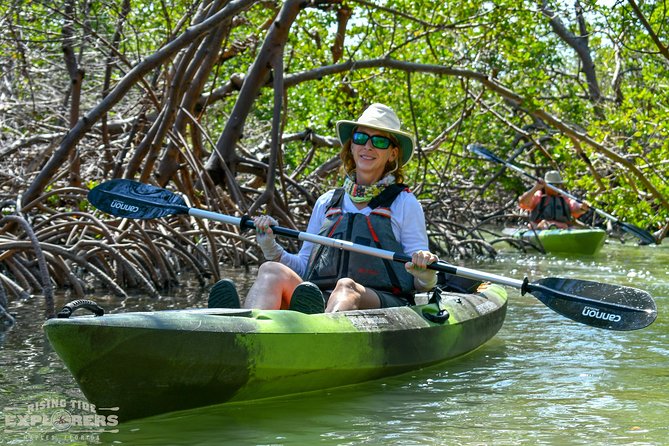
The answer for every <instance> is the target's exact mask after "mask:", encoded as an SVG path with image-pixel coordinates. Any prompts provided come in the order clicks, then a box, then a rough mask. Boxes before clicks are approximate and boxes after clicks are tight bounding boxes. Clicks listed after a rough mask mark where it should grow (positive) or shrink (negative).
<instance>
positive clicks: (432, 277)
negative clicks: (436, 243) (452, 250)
mask: <svg viewBox="0 0 669 446" xmlns="http://www.w3.org/2000/svg"><path fill="white" fill-rule="evenodd" d="M438 260H439V257H437V256H436V255H434V254H432V253H431V252H430V251H416V252H414V253H413V254H412V255H411V262H407V263H405V264H404V268H405V269H406V270H407V272H408V273H409V274H411V275H412V276H413V277H414V285H415V287H416V289H417V290H418V291H427V290H431V289H432V288H434V286H435V285H436V284H437V272H436V271H435V270H433V269H427V265H429V264H431V263H434V262H436V261H438Z"/></svg>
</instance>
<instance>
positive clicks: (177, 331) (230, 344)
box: [44, 285, 507, 421]
mask: <svg viewBox="0 0 669 446" xmlns="http://www.w3.org/2000/svg"><path fill="white" fill-rule="evenodd" d="M88 302H91V301H88ZM506 304H507V296H506V292H505V291H504V289H503V288H501V287H500V286H498V285H489V286H488V287H487V288H485V289H483V288H482V289H481V290H479V292H478V293H475V294H459V293H442V294H441V296H440V297H439V299H438V305H437V304H436V303H428V304H425V305H416V306H411V307H400V308H388V309H378V310H364V311H349V312H341V313H331V314H315V315H306V314H302V313H298V312H294V311H288V310H244V309H242V310H239V309H221V308H212V309H206V308H201V309H186V310H168V311H156V312H135V313H118V314H107V315H103V316H93V315H85V316H78V317H72V318H69V317H67V316H66V317H64V318H54V319H50V320H48V321H47V322H46V323H45V324H44V330H45V332H46V335H47V337H48V339H49V342H50V343H51V345H52V346H53V348H54V350H55V351H56V353H57V354H58V355H59V356H60V358H61V359H62V360H63V362H64V363H65V364H66V366H67V367H68V369H69V370H70V372H71V373H72V375H73V376H74V378H75V379H76V381H77V383H78V385H79V387H80V388H81V390H82V391H83V393H84V395H85V396H86V398H87V399H88V400H89V402H90V403H91V404H94V405H95V406H96V408H97V410H98V412H99V413H101V412H103V411H113V412H114V413H115V414H116V415H117V416H118V419H119V420H121V421H124V420H129V419H133V418H141V417H146V416H150V415H155V414H159V413H164V412H171V411H175V410H181V409H188V408H193V407H199V406H206V405H211V404H218V403H224V402H234V401H245V400H254V399H260V398H268V397H275V396H280V395H287V394H293V393H301V392H308V391H314V390H319V389H326V388H331V387H337V386H344V385H349V384H355V383H360V382H364V381H368V380H372V379H377V378H381V377H385V376H391V375H396V374H400V373H404V372H407V371H410V370H415V369H418V368H422V367H426V366H430V365H433V364H436V363H439V362H441V361H444V360H448V359H452V358H456V357H458V356H461V355H464V354H466V353H468V352H471V351H472V350H474V349H476V348H477V347H479V346H481V345H482V344H484V343H485V342H486V341H488V340H489V339H490V338H492V337H493V336H494V335H495V334H496V333H497V331H498V330H499V329H500V328H501V326H502V324H503V322H504V318H505V315H506V306H507V305H506ZM439 310H444V311H442V312H440V311H439ZM439 316H441V317H439ZM107 413H109V412H107Z"/></svg>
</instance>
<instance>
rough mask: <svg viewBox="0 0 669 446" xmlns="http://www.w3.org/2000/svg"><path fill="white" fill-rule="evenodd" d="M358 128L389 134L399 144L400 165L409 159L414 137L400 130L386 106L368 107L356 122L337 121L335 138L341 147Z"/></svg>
mask: <svg viewBox="0 0 669 446" xmlns="http://www.w3.org/2000/svg"><path fill="white" fill-rule="evenodd" d="M358 126H362V127H367V128H370V129H375V130H382V131H384V132H388V133H390V134H391V135H393V136H394V137H395V139H397V141H398V142H399V146H400V147H399V148H400V151H401V153H402V156H401V163H402V165H404V164H406V163H407V162H408V161H409V160H410V159H411V156H412V155H413V148H414V146H415V142H414V137H413V135H412V134H411V133H408V132H404V131H402V130H401V125H400V120H399V118H398V117H397V115H396V114H395V112H394V111H393V110H392V109H391V108H390V107H388V106H387V105H383V104H372V105H370V106H369V107H367V110H365V111H364V112H363V113H362V115H361V116H360V118H358V120H357V121H345V120H344V121H337V136H338V137H339V141H340V142H341V143H342V145H344V144H345V143H346V141H348V140H349V139H351V136H352V135H353V130H354V129H355V128H356V127H358Z"/></svg>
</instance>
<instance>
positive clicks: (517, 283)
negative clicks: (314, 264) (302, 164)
mask: <svg viewBox="0 0 669 446" xmlns="http://www.w3.org/2000/svg"><path fill="white" fill-rule="evenodd" d="M188 214H189V215H191V216H193V217H198V218H206V219H210V220H216V221H219V222H221V223H227V224H230V225H235V226H238V227H240V228H242V229H253V228H255V226H254V225H253V222H252V221H251V220H250V219H242V218H238V217H233V216H230V215H224V214H219V213H216V212H211V211H205V210H203V209H198V208H189V209H188ZM272 231H273V232H274V233H275V234H277V235H283V236H286V237H290V238H294V239H298V240H300V241H306V242H311V243H316V244H318V245H324V246H329V247H331V248H337V249H343V250H345V251H352V252H357V253H360V254H367V255H371V256H374V257H380V258H382V259H387V260H392V261H395V262H401V263H407V262H411V257H410V256H408V255H406V254H400V253H397V252H393V251H388V250H385V249H379V248H373V247H371V246H365V245H359V244H356V243H353V242H350V241H348V240H339V239H333V238H329V237H324V236H322V235H318V234H311V233H309V232H302V231H296V230H294V229H289V228H283V227H281V226H272ZM427 268H428V269H432V270H435V271H442V272H445V273H448V274H453V275H454V276H460V277H465V278H468V279H474V280H481V281H486V282H493V283H498V284H500V285H506V286H510V287H514V288H518V289H522V288H523V283H524V282H523V281H522V280H518V279H512V278H509V277H504V276H499V275H497V274H491V273H486V272H483V271H477V270H473V269H469V268H463V267H456V266H454V265H450V264H448V263H446V262H442V261H441V260H440V261H438V262H434V263H432V264H430V265H427Z"/></svg>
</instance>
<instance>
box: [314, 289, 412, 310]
mask: <svg viewBox="0 0 669 446" xmlns="http://www.w3.org/2000/svg"><path fill="white" fill-rule="evenodd" d="M367 289H368V290H372V291H374V292H375V293H376V295H377V296H378V297H379V301H380V302H381V308H391V307H406V306H409V305H410V303H409V300H408V299H407V298H406V297H402V296H398V295H396V294H393V293H391V292H389V291H379V290H375V289H374V288H369V287H367ZM331 293H332V290H326V291H323V297H324V298H325V305H326V306H327V303H328V300H329V299H330V294H331Z"/></svg>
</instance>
